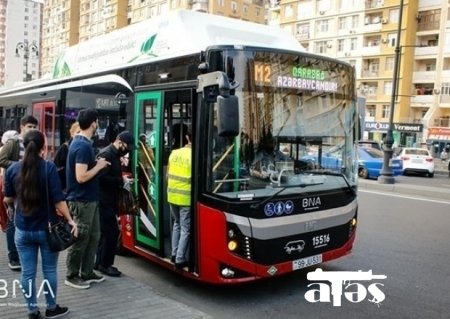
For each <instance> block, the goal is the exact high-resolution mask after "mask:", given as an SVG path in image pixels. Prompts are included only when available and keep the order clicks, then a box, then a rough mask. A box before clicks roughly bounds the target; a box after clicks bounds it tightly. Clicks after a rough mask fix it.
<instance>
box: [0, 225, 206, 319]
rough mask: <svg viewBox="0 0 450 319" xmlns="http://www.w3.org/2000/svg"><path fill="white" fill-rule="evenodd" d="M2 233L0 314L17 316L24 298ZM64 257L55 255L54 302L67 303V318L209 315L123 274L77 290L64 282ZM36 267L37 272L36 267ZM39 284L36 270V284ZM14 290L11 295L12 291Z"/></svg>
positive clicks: (9, 318)
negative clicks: (55, 285)
mask: <svg viewBox="0 0 450 319" xmlns="http://www.w3.org/2000/svg"><path fill="white" fill-rule="evenodd" d="M5 248H6V243H5V235H4V234H3V233H1V234H0V318H1V319H19V318H26V317H27V310H26V308H25V305H24V298H23V296H22V294H21V293H20V289H19V286H18V280H19V279H20V273H19V272H13V271H11V270H10V269H9V268H8V266H7V264H8V262H7V257H6V249H5ZM65 257H66V253H65V252H63V253H61V255H60V258H59V265H58V268H59V271H58V277H59V280H58V283H59V286H58V302H59V303H60V304H62V305H64V306H67V307H69V309H70V311H71V312H70V313H69V315H67V316H66V317H64V318H67V319H92V318H95V319H97V318H108V319H109V318H117V319H124V318H129V319H137V318H146V319H147V318H149V319H153V318H161V319H162V318H184V319H188V318H191V319H205V318H211V317H210V316H208V315H207V314H205V313H203V312H201V311H198V310H196V309H194V308H192V307H189V306H186V305H184V304H182V303H180V302H177V301H175V300H173V299H171V298H168V297H167V296H166V295H164V294H161V293H160V292H158V291H157V290H155V289H154V288H153V285H152V284H151V283H150V284H148V283H143V282H139V281H136V280H135V279H133V278H131V277H129V276H127V275H125V276H123V277H121V278H110V277H108V278H107V280H106V281H105V282H103V283H100V284H97V285H92V286H91V288H90V289H87V290H78V289H73V288H70V287H67V286H65V285H64V283H63V282H64V277H65V276H64V275H65V269H66V268H65V260H66V259H65ZM38 271H39V272H41V270H40V267H39V268H38ZM41 284H42V276H41V275H40V274H39V276H38V280H37V285H38V287H40V285H41ZM14 294H15V295H14ZM38 303H39V306H40V308H41V309H42V310H43V311H45V299H44V295H43V294H41V295H40V296H39V299H38Z"/></svg>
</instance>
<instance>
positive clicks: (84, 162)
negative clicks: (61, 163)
mask: <svg viewBox="0 0 450 319" xmlns="http://www.w3.org/2000/svg"><path fill="white" fill-rule="evenodd" d="M78 123H79V124H80V130H81V132H80V133H79V134H78V135H76V136H75V137H74V139H73V141H72V143H71V144H70V147H69V153H68V155H67V165H66V179H67V201H68V203H69V209H70V212H71V214H72V216H73V219H74V220H75V222H76V223H77V225H78V240H77V241H76V242H75V244H73V245H72V246H71V247H70V248H69V251H68V254H67V262H66V264H67V275H66V280H65V282H64V283H65V284H66V285H67V286H70V287H73V288H77V289H87V288H89V287H90V284H91V283H92V282H97V283H98V282H102V281H103V280H104V279H105V278H104V277H102V276H99V275H97V274H96V273H95V272H94V271H93V269H94V262H95V253H96V251H97V246H98V242H99V239H100V220H99V211H98V201H99V185H98V177H97V174H98V172H100V171H101V170H102V169H103V168H104V167H106V166H107V165H109V162H107V161H106V160H105V159H104V158H98V159H96V158H95V154H94V148H93V147H92V144H91V138H92V136H93V135H94V134H95V131H96V130H97V128H98V123H97V111H95V109H84V110H81V111H80V113H79V115H78Z"/></svg>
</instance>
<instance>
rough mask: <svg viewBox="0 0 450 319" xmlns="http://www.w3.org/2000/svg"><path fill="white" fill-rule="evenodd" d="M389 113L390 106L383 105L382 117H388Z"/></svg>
mask: <svg viewBox="0 0 450 319" xmlns="http://www.w3.org/2000/svg"><path fill="white" fill-rule="evenodd" d="M390 114H391V106H390V105H383V112H382V114H381V117H382V118H385V119H387V118H389V115H390Z"/></svg>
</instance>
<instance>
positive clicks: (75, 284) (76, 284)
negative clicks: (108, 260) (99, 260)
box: [64, 276, 90, 289]
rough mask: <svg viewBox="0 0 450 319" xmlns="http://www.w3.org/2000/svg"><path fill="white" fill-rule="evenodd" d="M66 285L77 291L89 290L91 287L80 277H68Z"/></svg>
mask: <svg viewBox="0 0 450 319" xmlns="http://www.w3.org/2000/svg"><path fill="white" fill-rule="evenodd" d="M64 284H65V285H66V286H70V287H72V288H77V289H88V288H89V287H90V285H89V283H88V282H86V281H85V280H83V279H81V278H80V277H78V276H73V277H67V278H66V280H65V281H64Z"/></svg>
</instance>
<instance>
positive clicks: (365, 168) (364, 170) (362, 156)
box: [358, 147, 403, 178]
mask: <svg viewBox="0 0 450 319" xmlns="http://www.w3.org/2000/svg"><path fill="white" fill-rule="evenodd" d="M358 156H359V157H358V175H359V177H361V178H378V176H380V172H381V169H382V167H383V159H384V153H383V152H382V151H380V150H379V149H376V148H373V147H358ZM391 163H392V173H393V175H394V176H397V175H401V174H402V172H403V170H402V161H401V160H400V159H398V158H393V159H392V161H391Z"/></svg>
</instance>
